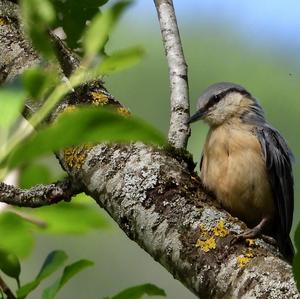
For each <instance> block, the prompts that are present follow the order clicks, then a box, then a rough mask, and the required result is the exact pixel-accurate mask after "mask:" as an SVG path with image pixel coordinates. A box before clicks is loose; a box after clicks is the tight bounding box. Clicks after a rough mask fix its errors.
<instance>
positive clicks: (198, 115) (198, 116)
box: [188, 109, 204, 124]
mask: <svg viewBox="0 0 300 299" xmlns="http://www.w3.org/2000/svg"><path fill="white" fill-rule="evenodd" d="M203 116H204V113H203V111H201V109H200V110H198V111H197V112H196V113H195V114H194V115H192V116H191V117H190V119H189V120H188V124H191V123H193V122H195V121H197V120H199V119H201V118H202V117H203Z"/></svg>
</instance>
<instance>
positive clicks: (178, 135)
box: [154, 0, 190, 148]
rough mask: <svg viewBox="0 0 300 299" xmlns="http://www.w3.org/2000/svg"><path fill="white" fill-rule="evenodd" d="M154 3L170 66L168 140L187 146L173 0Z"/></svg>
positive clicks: (184, 85)
mask: <svg viewBox="0 0 300 299" xmlns="http://www.w3.org/2000/svg"><path fill="white" fill-rule="evenodd" d="M154 3H155V6H156V10H157V14H158V19H159V24H160V30H161V35H162V39H163V44H164V48H165V54H166V57H167V61H168V66H169V78H170V88H171V99H170V103H171V117H170V128H169V133H168V140H169V143H170V144H172V145H173V146H174V147H176V148H186V145H187V141H188V137H189V135H190V128H189V125H188V124H187V121H188V119H189V116H190V114H189V113H190V104H189V88H188V73H187V64H186V62H185V58H184V54H183V50H182V45H181V39H180V34H179V29H178V26H177V20H176V14H175V9H174V6H173V1H172V0H154Z"/></svg>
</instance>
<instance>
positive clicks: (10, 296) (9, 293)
mask: <svg viewBox="0 0 300 299" xmlns="http://www.w3.org/2000/svg"><path fill="white" fill-rule="evenodd" d="M0 289H1V290H2V291H3V293H4V294H5V295H6V298H7V299H17V297H16V296H15V295H14V293H13V292H12V291H11V289H10V288H9V287H8V285H7V284H6V283H5V281H4V280H3V279H2V277H1V276H0Z"/></svg>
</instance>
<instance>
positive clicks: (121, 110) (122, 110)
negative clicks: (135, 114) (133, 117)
mask: <svg viewBox="0 0 300 299" xmlns="http://www.w3.org/2000/svg"><path fill="white" fill-rule="evenodd" d="M117 113H119V114H121V115H123V116H129V115H130V112H129V111H128V109H126V108H124V107H118V108H117Z"/></svg>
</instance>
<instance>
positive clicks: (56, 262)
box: [17, 250, 68, 298]
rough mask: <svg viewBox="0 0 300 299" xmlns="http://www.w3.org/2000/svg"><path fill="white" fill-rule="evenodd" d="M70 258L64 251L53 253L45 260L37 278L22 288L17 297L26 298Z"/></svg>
mask: <svg viewBox="0 0 300 299" xmlns="http://www.w3.org/2000/svg"><path fill="white" fill-rule="evenodd" d="M67 258H68V256H67V255H66V253H65V252H64V251H61V250H55V251H52V252H51V253H50V254H49V255H48V256H47V257H46V259H45V261H44V263H43V265H42V267H41V270H40V272H39V273H38V275H37V276H36V278H35V279H34V280H33V281H31V282H29V283H27V284H25V285H24V286H22V287H21V288H20V289H19V290H18V291H17V295H18V297H20V298H25V297H26V296H27V295H28V294H29V293H30V292H32V291H33V290H34V289H35V288H37V286H38V285H39V284H40V283H41V281H43V280H44V279H46V278H47V277H49V276H50V275H51V274H52V273H54V272H55V271H57V270H58V269H59V268H60V267H61V266H62V265H63V264H64V262H65V261H66V259H67Z"/></svg>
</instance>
